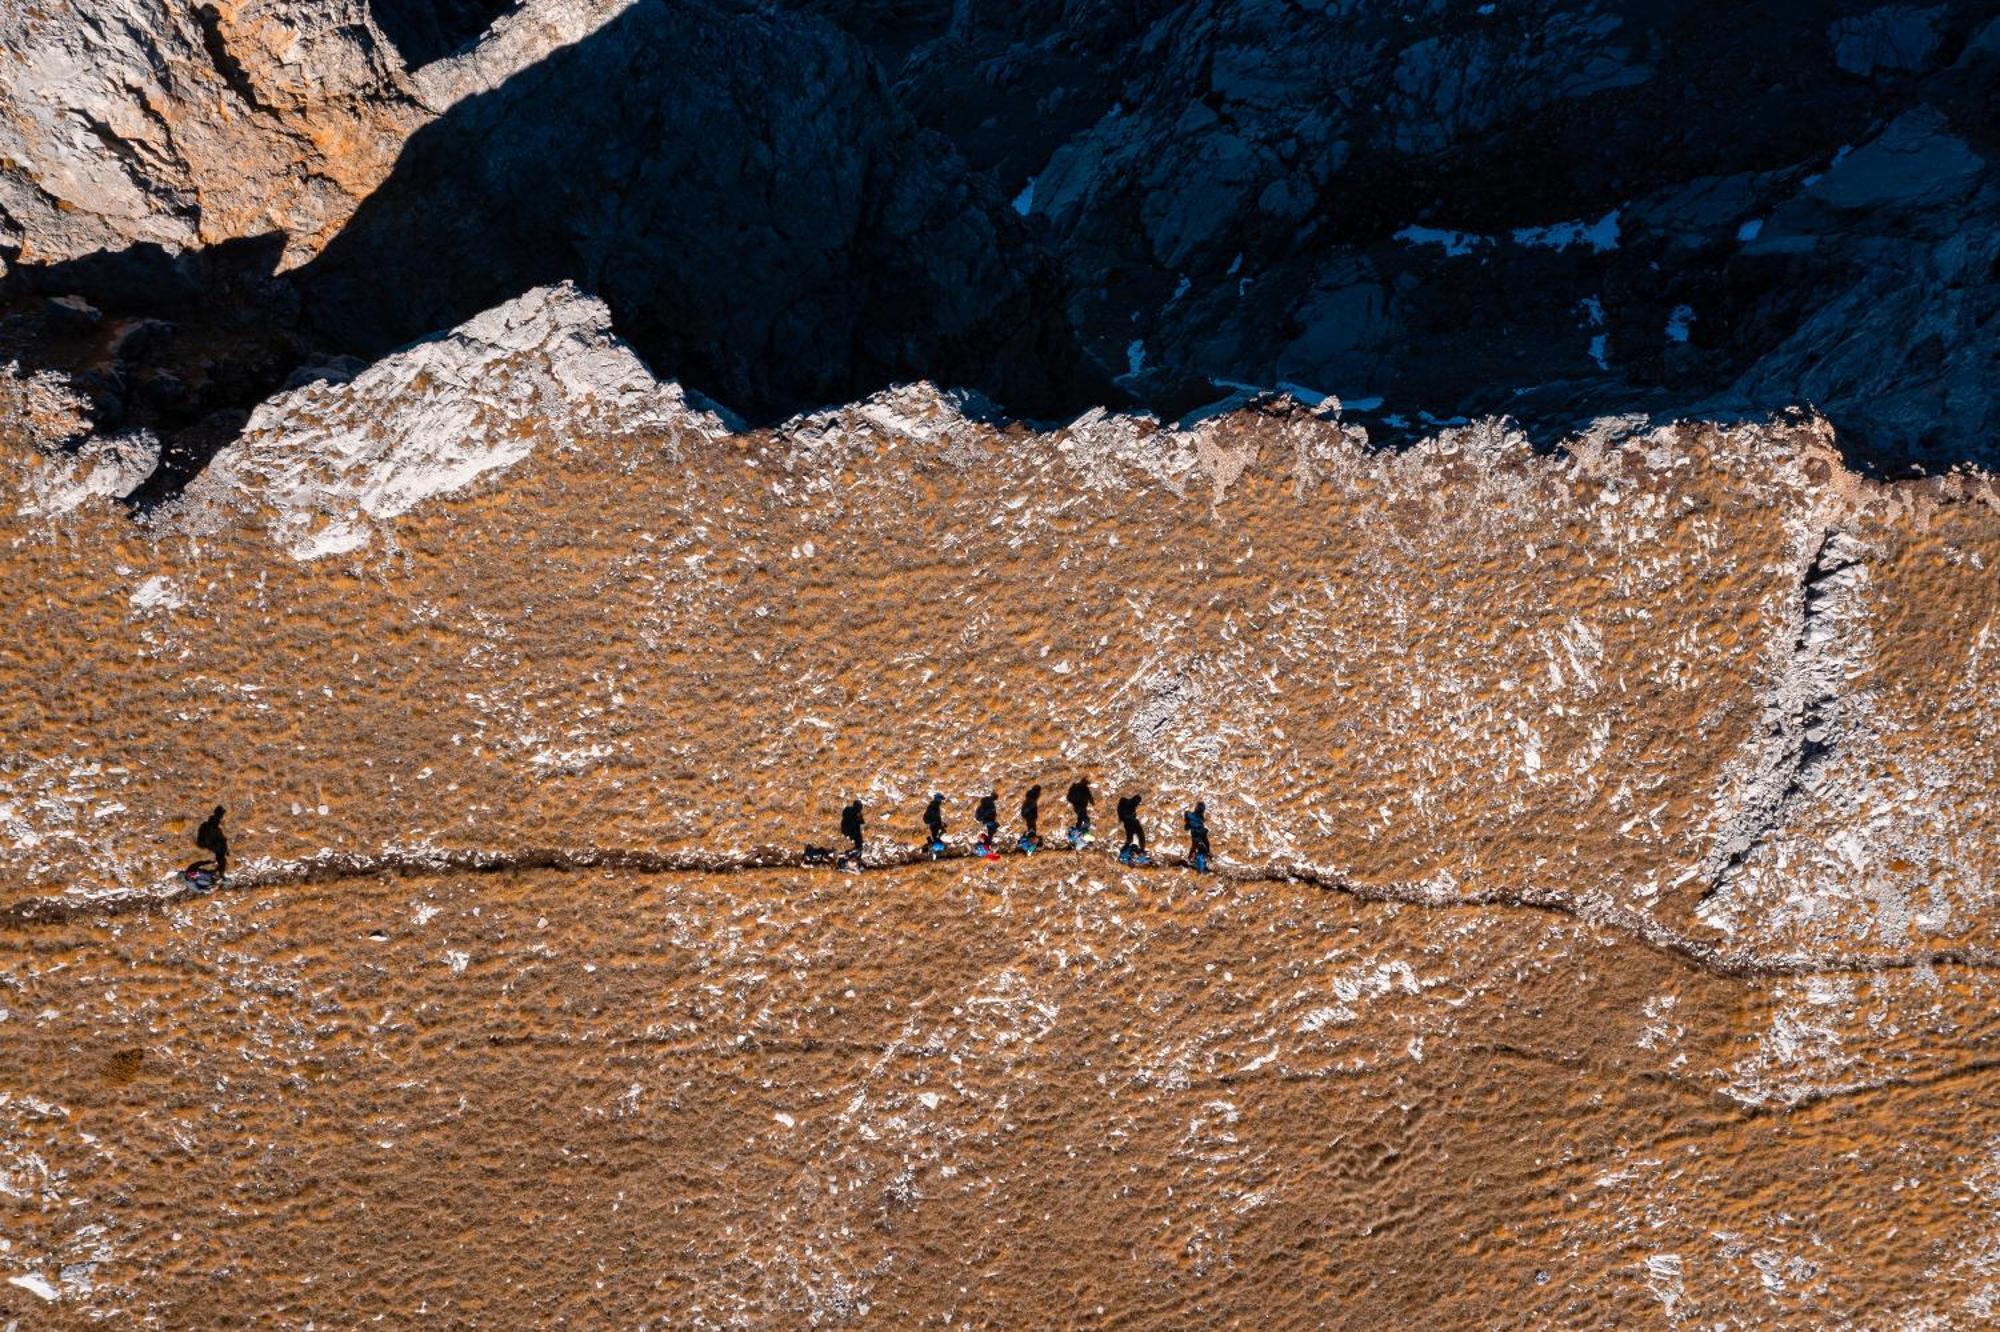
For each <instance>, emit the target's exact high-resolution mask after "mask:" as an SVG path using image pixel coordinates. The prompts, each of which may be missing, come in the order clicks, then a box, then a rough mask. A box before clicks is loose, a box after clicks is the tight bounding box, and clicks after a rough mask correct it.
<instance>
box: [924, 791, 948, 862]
mask: <svg viewBox="0 0 2000 1332" xmlns="http://www.w3.org/2000/svg"><path fill="white" fill-rule="evenodd" d="M924 830H925V832H926V833H928V834H929V835H928V836H926V837H925V838H924V852H925V854H926V855H928V856H930V858H931V859H932V860H936V859H937V858H938V857H939V856H941V855H943V854H944V796H943V795H933V796H932V797H931V803H930V804H928V805H926V806H924Z"/></svg>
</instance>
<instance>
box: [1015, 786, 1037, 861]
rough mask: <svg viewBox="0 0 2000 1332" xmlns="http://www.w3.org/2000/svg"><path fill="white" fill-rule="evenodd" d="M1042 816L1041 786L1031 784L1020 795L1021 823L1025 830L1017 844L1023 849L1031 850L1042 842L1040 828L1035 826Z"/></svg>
mask: <svg viewBox="0 0 2000 1332" xmlns="http://www.w3.org/2000/svg"><path fill="white" fill-rule="evenodd" d="M1041 818H1042V788H1041V787H1039V786H1031V787H1029V788H1028V793H1027V794H1026V795H1024V796H1022V797H1021V825H1022V827H1024V828H1026V829H1027V831H1026V832H1024V833H1022V834H1021V840H1020V843H1019V846H1020V848H1021V850H1023V851H1033V850H1034V849H1035V848H1036V847H1038V846H1040V845H1041V844H1042V837H1041V830H1040V828H1039V827H1038V826H1037V825H1039V824H1040V822H1041Z"/></svg>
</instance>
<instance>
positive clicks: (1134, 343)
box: [1125, 338, 1146, 378]
mask: <svg viewBox="0 0 2000 1332" xmlns="http://www.w3.org/2000/svg"><path fill="white" fill-rule="evenodd" d="M1145 368H1146V344H1145V342H1144V341H1143V340H1141V339H1139V338H1134V339H1132V340H1131V341H1130V342H1128V343H1126V344H1125V375H1126V377H1127V378H1136V377H1137V376H1138V374H1139V373H1140V372H1141V371H1142V370H1144V369H1145Z"/></svg>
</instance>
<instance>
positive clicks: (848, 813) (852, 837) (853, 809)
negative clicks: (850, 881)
mask: <svg viewBox="0 0 2000 1332" xmlns="http://www.w3.org/2000/svg"><path fill="white" fill-rule="evenodd" d="M840 835H841V836H842V837H845V838H846V839H847V840H848V841H850V842H852V843H854V851H853V856H854V863H855V864H857V865H858V864H860V863H861V802H860V801H859V800H854V801H850V802H848V804H847V805H846V807H844V808H843V809H842V810H841V811H840Z"/></svg>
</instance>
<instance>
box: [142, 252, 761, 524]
mask: <svg viewBox="0 0 2000 1332" xmlns="http://www.w3.org/2000/svg"><path fill="white" fill-rule="evenodd" d="M553 421H561V422H562V423H563V424H562V427H561V429H562V432H563V435H564V437H565V440H566V443H565V447H576V446H578V445H579V444H580V443H582V442H585V441H590V440H595V439H601V438H603V437H605V436H608V435H615V434H642V433H643V434H646V435H649V436H652V437H654V438H656V439H657V440H658V441H659V446H660V447H661V448H663V449H664V450H665V451H666V453H665V457H666V458H667V459H674V458H678V457H679V456H680V451H681V448H682V444H683V441H684V440H686V439H688V438H690V437H693V438H701V439H707V438H713V437H715V436H718V435H720V434H723V433H724V432H725V431H726V430H727V429H728V426H727V424H726V422H725V419H724V418H723V417H722V416H720V415H718V414H716V413H715V412H714V411H713V410H710V409H708V408H707V406H706V404H700V403H698V402H694V401H690V399H689V397H688V395H687V394H685V393H683V392H682V391H681V390H680V388H679V387H678V386H675V385H669V384H661V383H659V382H658V381H657V380H655V379H654V378H653V376H652V373H651V372H650V371H648V370H647V369H646V367H645V365H644V364H643V363H642V362H641V361H640V360H639V358H638V357H637V356H635V355H634V354H633V353H632V351H631V349H630V348H628V347H627V346H625V344H624V343H623V342H621V341H619V340H618V339H617V338H615V337H614V336H612V333H611V315H610V311H609V310H607V309H606V308H605V306H604V304H603V302H601V301H597V300H593V299H591V298H589V297H586V296H584V295H582V294H581V293H579V292H578V291H577V290H576V288H575V287H573V286H569V285H566V284H565V285H563V286H560V287H551V288H540V289H537V290H535V291H531V292H528V293H527V294H525V295H523V296H521V297H520V298H519V299H517V300H513V301H510V302H508V303H507V304H505V305H502V306H500V307H498V308H496V309H493V310H489V311H487V312H486V313H484V314H482V315H480V316H478V317H477V318H474V319H472V320H469V321H467V322H466V323H465V324H463V325H461V326H460V327H458V328H456V329H453V330H452V331H451V332H450V333H446V334H441V335H439V336H437V337H435V338H431V339H427V340H426V341H423V342H420V343H418V344H416V345H415V346H413V347H410V348H408V349H406V350H404V351H401V352H398V353H396V354H395V355H393V356H390V357H387V358H385V359H384V360H381V361H378V362H377V363H375V364H374V365H372V366H369V367H367V368H366V369H363V370H361V371H359V372H358V373H355V374H352V375H350V376H348V377H346V378H338V377H329V378H326V379H322V380H315V381H313V382H310V383H307V384H305V385H302V386H300V387H297V388H294V389H291V390H289V391H287V392H284V393H280V394H278V395H277V396H276V397H273V398H272V399H271V400H270V401H268V402H266V403H265V404H264V405H263V406H261V407H259V408H258V409H257V411H256V412H255V413H254V414H253V415H252V416H251V418H250V420H249V423H248V424H247V425H245V426H244V428H243V431H242V433H241V435H240V436H239V437H238V438H237V439H236V440H235V441H234V442H233V443H231V444H229V445H228V446H227V447H225V448H224V449H223V450H222V451H221V452H220V453H218V454H217V455H216V457H215V459H214V460H213V461H212V462H211V463H210V464H209V466H208V468H207V469H206V470H205V471H204V472H203V473H202V474H201V476H200V478H199V479H197V480H196V481H195V483H194V484H193V485H192V486H190V487H189V488H188V490H187V492H186V497H185V502H184V504H183V505H182V508H181V511H180V513H179V516H178V521H179V522H180V523H182V524H184V525H186V526H188V527H190V528H193V529H196V530H214V529H215V528H217V527H219V526H220V525H221V524H222V523H223V522H225V521H227V520H228V518H229V515H232V514H234V513H237V512H239V511H243V510H248V511H251V512H256V513H260V514H262V515H263V516H264V521H265V522H267V523H268V524H269V526H270V529H271V532H272V536H273V539H274V540H276V541H277V542H278V544H279V545H281V546H282V547H283V548H284V549H285V550H286V551H288V552H289V553H290V554H291V555H292V556H293V557H294V558H296V559H318V558H321V557H324V556H328V555H344V554H348V553H351V552H354V551H357V550H361V549H363V548H365V547H366V546H367V545H368V544H369V542H370V540H371V539H372V535H373V533H374V532H375V530H376V529H377V528H378V527H379V525H380V524H381V523H383V522H384V521H386V520H388V519H391V518H395V517H397V516H398V515H400V514H403V513H406V512H408V511H409V510H411V509H412V508H415V507H416V506H418V505H419V504H422V503H424V502H425V501H427V500H430V499H433V498H435V497H438V496H443V495H451V494H456V493H458V492H459V491H462V490H464V489H465V488H466V487H468V486H470V485H472V484H473V483H474V482H475V481H477V480H479V479H480V478H481V477H483V476H486V475H487V474H489V473H492V472H496V471H501V470H504V469H506V468H508V467H511V466H513V465H514V464H515V463H517V462H519V461H520V460H521V459H523V458H525V457H526V456H527V455H528V454H529V452H530V451H531V450H532V449H533V448H534V447H535V441H536V439H537V438H538V437H539V436H540V435H541V434H542V432H543V430H544V429H545V428H546V425H547V424H548V423H550V422H553Z"/></svg>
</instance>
